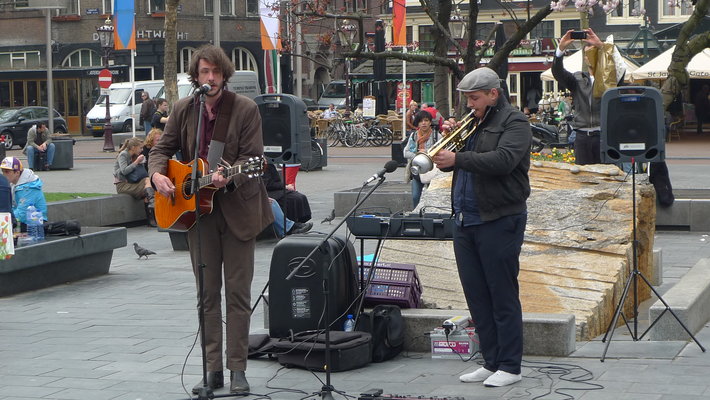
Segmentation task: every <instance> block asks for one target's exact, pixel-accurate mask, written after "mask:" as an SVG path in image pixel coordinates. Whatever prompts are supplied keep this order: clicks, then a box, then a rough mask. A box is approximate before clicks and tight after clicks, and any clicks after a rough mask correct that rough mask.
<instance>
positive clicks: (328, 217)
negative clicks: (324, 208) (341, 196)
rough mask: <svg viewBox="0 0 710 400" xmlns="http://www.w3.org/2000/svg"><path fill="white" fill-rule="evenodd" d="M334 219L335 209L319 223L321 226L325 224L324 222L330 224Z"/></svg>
mask: <svg viewBox="0 0 710 400" xmlns="http://www.w3.org/2000/svg"><path fill="white" fill-rule="evenodd" d="M334 219H335V208H334V209H333V210H332V211H331V212H330V215H329V216H327V217H325V218H323V221H321V222H320V223H321V224H325V223H326V222H327V223H329V224H330V222H331V221H332V220H334Z"/></svg>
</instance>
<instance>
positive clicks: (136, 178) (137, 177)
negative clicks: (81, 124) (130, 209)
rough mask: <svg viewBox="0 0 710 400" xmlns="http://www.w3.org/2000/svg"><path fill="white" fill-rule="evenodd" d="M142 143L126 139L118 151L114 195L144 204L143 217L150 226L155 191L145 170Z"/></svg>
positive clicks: (136, 139)
mask: <svg viewBox="0 0 710 400" xmlns="http://www.w3.org/2000/svg"><path fill="white" fill-rule="evenodd" d="M142 151H143V141H142V140H141V139H139V138H135V137H134V138H130V139H126V141H125V142H123V145H122V146H121V148H120V149H119V153H118V157H116V163H115V164H114V166H113V183H114V185H116V193H126V194H129V195H131V196H133V197H134V198H136V199H143V200H144V202H145V215H146V218H147V219H148V224H150V226H157V224H156V223H155V191H154V190H153V188H152V187H151V185H150V180H149V179H148V171H147V170H146V168H145V156H144V155H143V154H141V152H142Z"/></svg>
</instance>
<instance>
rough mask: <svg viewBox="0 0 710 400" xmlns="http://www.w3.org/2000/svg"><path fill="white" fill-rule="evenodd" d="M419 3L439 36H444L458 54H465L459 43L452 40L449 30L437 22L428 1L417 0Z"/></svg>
mask: <svg viewBox="0 0 710 400" xmlns="http://www.w3.org/2000/svg"><path fill="white" fill-rule="evenodd" d="M419 3H420V4H421V5H422V9H423V10H424V12H426V14H427V15H428V16H429V18H430V19H431V21H432V22H433V23H434V26H436V28H437V29H438V30H439V32H441V34H442V35H444V37H445V38H446V40H447V41H448V42H449V43H451V44H453V45H454V47H456V51H458V53H459V54H461V55H462V56H463V55H464V54H466V53H465V52H464V49H463V47H461V43H459V42H458V41H457V40H456V39H454V38H453V36H451V30H450V29H448V28H445V27H444V26H443V25H442V24H441V22H439V18H438V16H437V15H436V14H434V12H433V10H432V7H430V6H429V3H428V0H419Z"/></svg>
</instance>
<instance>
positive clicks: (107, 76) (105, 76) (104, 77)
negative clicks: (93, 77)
mask: <svg viewBox="0 0 710 400" xmlns="http://www.w3.org/2000/svg"><path fill="white" fill-rule="evenodd" d="M112 80H113V77H112V76H111V71H109V70H108V69H106V68H104V69H102V70H101V72H99V86H100V87H101V88H102V89H108V87H109V86H111V81H112Z"/></svg>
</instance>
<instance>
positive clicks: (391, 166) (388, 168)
mask: <svg viewBox="0 0 710 400" xmlns="http://www.w3.org/2000/svg"><path fill="white" fill-rule="evenodd" d="M398 166H399V164H398V163H397V161H395V160H389V161H387V162H386V163H385V167H384V168H382V169H381V170H379V171H377V173H376V174H374V175H372V176H371V177H370V178H369V179H368V180H366V181H365V183H363V184H362V185H363V186H365V185H367V184H368V183H370V182H372V181H374V180H376V179H380V178H382V177H383V176H384V175H385V174H388V173H390V172H394V170H396V169H397V167H398Z"/></svg>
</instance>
